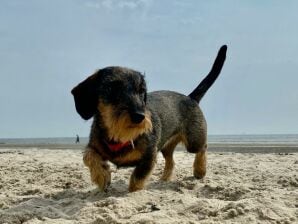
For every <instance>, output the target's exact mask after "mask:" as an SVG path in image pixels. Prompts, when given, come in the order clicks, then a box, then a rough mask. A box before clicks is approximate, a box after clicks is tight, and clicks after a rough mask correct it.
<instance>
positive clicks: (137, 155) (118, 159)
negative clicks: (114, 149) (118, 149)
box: [110, 148, 143, 167]
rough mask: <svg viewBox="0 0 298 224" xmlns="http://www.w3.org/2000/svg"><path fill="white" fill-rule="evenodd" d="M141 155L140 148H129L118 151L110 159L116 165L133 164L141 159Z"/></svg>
mask: <svg viewBox="0 0 298 224" xmlns="http://www.w3.org/2000/svg"><path fill="white" fill-rule="evenodd" d="M142 155H143V152H142V150H139V149H137V148H134V149H131V150H129V151H127V152H125V153H119V155H116V156H114V157H113V158H111V159H110V161H111V162H112V163H114V164H115V165H116V166H119V167H121V166H135V165H137V164H138V162H139V161H140V160H141V158H142Z"/></svg>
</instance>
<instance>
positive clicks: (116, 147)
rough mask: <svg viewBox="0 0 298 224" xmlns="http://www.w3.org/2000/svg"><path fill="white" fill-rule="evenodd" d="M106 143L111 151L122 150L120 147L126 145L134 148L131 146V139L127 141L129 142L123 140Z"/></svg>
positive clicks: (122, 147)
mask: <svg viewBox="0 0 298 224" xmlns="http://www.w3.org/2000/svg"><path fill="white" fill-rule="evenodd" d="M106 143H107V146H108V147H109V149H110V150H111V151H112V152H118V151H120V150H122V149H124V148H126V147H127V146H130V145H131V146H132V148H134V147H133V142H132V141H131V142H130V141H129V142H124V143H122V142H112V141H111V142H106Z"/></svg>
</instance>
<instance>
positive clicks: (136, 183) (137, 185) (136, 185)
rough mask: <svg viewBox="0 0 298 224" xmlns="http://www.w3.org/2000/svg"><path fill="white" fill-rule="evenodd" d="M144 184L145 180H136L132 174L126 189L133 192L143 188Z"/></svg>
mask: <svg viewBox="0 0 298 224" xmlns="http://www.w3.org/2000/svg"><path fill="white" fill-rule="evenodd" d="M144 184H145V180H138V179H136V178H135V177H134V176H133V175H132V176H131V178H130V182H129V187H128V191H129V192H134V191H139V190H142V189H143V188H144Z"/></svg>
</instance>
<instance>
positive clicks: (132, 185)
mask: <svg viewBox="0 0 298 224" xmlns="http://www.w3.org/2000/svg"><path fill="white" fill-rule="evenodd" d="M155 163H156V153H155V152H152V153H151V154H146V155H145V156H144V157H143V159H142V160H141V161H140V162H139V164H138V165H137V166H136V168H135V169H134V171H133V173H132V175H131V177H130V182H129V188H128V190H129V191H130V192H133V191H138V190H142V189H143V188H144V185H145V182H146V180H147V179H148V177H149V176H150V174H151V171H152V170H153V167H154V165H155Z"/></svg>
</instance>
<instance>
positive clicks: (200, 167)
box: [193, 150, 207, 179]
mask: <svg viewBox="0 0 298 224" xmlns="http://www.w3.org/2000/svg"><path fill="white" fill-rule="evenodd" d="M206 154H207V153H206V150H202V151H200V152H198V153H196V156H195V161H194V163H193V175H194V177H196V178H198V179H201V178H203V177H204V176H205V175H206V164H207V161H206V160H207V158H206V157H207V156H206Z"/></svg>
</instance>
